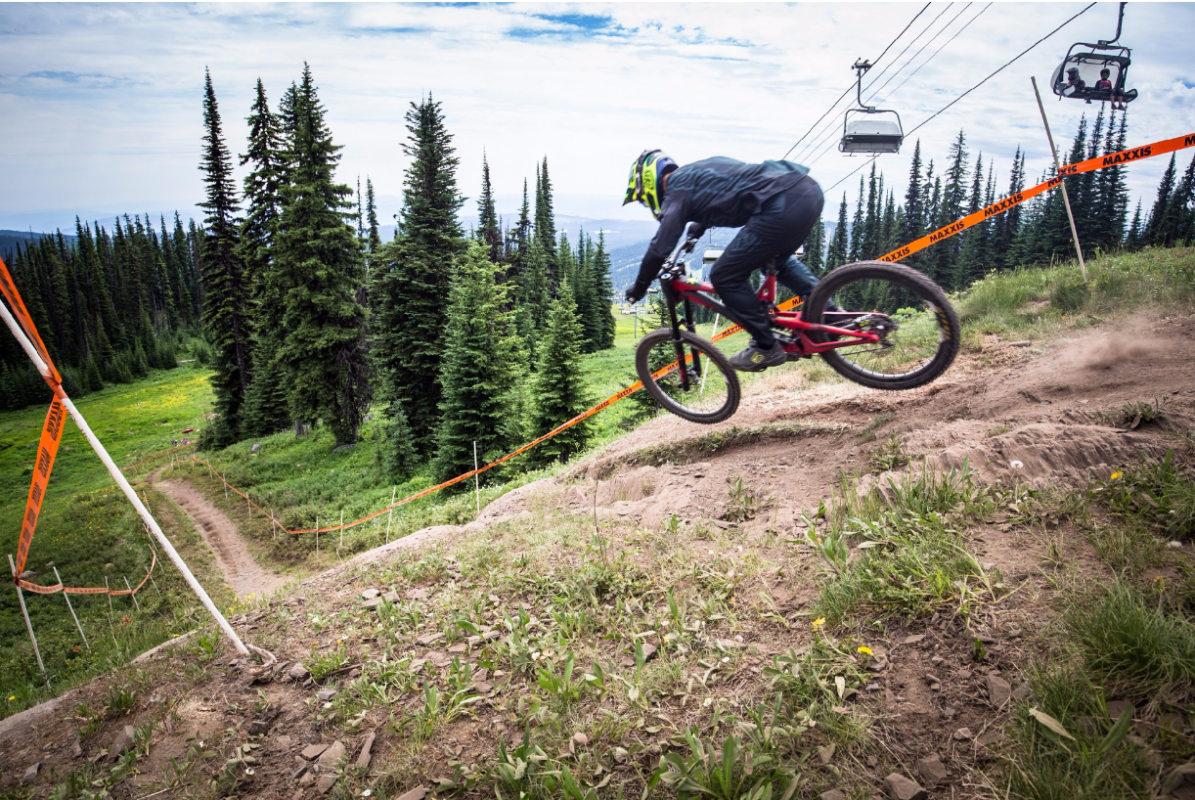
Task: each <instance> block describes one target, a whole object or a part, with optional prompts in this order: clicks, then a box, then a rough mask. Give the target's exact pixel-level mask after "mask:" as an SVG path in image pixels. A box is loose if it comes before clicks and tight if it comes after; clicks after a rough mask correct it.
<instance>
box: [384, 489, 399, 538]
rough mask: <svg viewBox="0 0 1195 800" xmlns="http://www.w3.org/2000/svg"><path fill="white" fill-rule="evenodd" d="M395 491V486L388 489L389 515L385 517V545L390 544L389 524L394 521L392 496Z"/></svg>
mask: <svg viewBox="0 0 1195 800" xmlns="http://www.w3.org/2000/svg"><path fill="white" fill-rule="evenodd" d="M397 491H398V487H397V486H393V487H391V489H390V513H389V514H388V515H387V516H386V544H390V522H391V520H393V519H394V494H395V492H397Z"/></svg>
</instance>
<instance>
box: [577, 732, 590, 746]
mask: <svg viewBox="0 0 1195 800" xmlns="http://www.w3.org/2000/svg"><path fill="white" fill-rule="evenodd" d="M573 741H574V742H576V743H577V744H578V745H580V746H581V747H584V746H585V745H587V744H589V737H588V736H586V735H585V734H583V733H574V734H573Z"/></svg>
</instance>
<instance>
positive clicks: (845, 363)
mask: <svg viewBox="0 0 1195 800" xmlns="http://www.w3.org/2000/svg"><path fill="white" fill-rule="evenodd" d="M831 301H834V302H836V303H837V304H838V305H839V306H840V307H841V308H842V309H844V310H843V311H842V312H832V311H825V308H826V306H827V304H829V303H830V302H831ZM806 308H807V309H808V311H806V312H805V313H804V314H802V318H803V319H805V321H807V322H812V323H819V324H823V325H834V326H835V327H838V328H846V329H848V330H858V331H860V332H871V333H876V334H878V335H879V337H880V341H879V342H876V343H868V344H858V345H849V346H844V347H841V348H838V349H835V350H828V351H826V352H824V353H822V358H824V359H825V360H826V363H828V364H829V365H830V366H831V367H833V368H834V370H835V371H836V372H837V373H838V374H840V375H842V376H843V377H844V378H849V379H850V380H852V381H855V382H856V383H861V384H863V385H864V386H870V387H872V388H873V389H912V388H914V387H916V386H922V385H924V384H927V383H929V382H930V381H932V380H934V379H935V378H937V377H938V376H939V375H941V374H942V373H943V372H945V371H946V368H947V367H949V366H950V364H951V362H953V361H954V357H955V356H956V355H958V349H959V343H960V340H961V336H962V329H961V327H960V325H959V321H958V314H956V313H955V311H954V308H953V307H952V306H951V305H950V301H949V300H947V299H946V294H945V293H944V292H943V291H942V289H941V287H939V286H938V284H936V283H934V282H933V281H932V280H930V278H929V277H927V276H926V275H923V274H922V273H920V272H918V271H917V270H915V269H913V268H912V267H907V266H905V265H904V264H890V263H888V262H886V261H860V262H858V263H855V264H846V265H844V266H841V267H839V268H838V269H835V270H833V271H831V272H830V273H829V274H828V275H826V276H825V277H824V278H823V279H822V280H821V281H820V282H819V283H818V285H817V287H816V288H815V289H814V290H813V292H811V293H810V296H809V302H808V304H807V305H806ZM828 336H829V335H828V334H826V333H823V332H821V331H811V332H810V334H809V337H810V338H811V339H813V340H814V341H815V342H824V341H826V340H827V338H828Z"/></svg>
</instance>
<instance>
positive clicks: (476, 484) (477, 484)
mask: <svg viewBox="0 0 1195 800" xmlns="http://www.w3.org/2000/svg"><path fill="white" fill-rule="evenodd" d="M473 496H474V497H475V498H476V499H477V513H478V515H480V514H481V479H480V476H479V475H478V474H477V442H476V441H474V442H473Z"/></svg>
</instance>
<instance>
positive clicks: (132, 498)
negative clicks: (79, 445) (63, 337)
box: [0, 303, 249, 656]
mask: <svg viewBox="0 0 1195 800" xmlns="http://www.w3.org/2000/svg"><path fill="white" fill-rule="evenodd" d="M0 318H2V319H3V320H4V324H5V325H7V326H8V329H9V330H10V331H12V334H13V336H15V337H16V339H17V342H18V343H19V344H20V345H21V349H23V350H24V351H25V354H26V355H27V356H29V358H30V360H31V361H32V362H33V366H34V367H36V368H37V371H38V372H39V373H41V375H42V377H43V378H47V379H50V378H52V376H53V372H52V371H51V370H50V367H49V366H47V364H46V362H45V361H43V360H42V358H41V356H40V355H38V352H37V350H36V349H35V348H34V347H33V343H32V342H30V341H29V337H28V336H26V335H25V332H24V331H23V330H22V329H21V327H20V325H18V324H17V321H16V320H15V319H14V318H13V316H12V314H11V313H9V310H8V308H7V307H6V306H5V305H4V303H0ZM58 388H59V390H61V386H59V387H58ZM61 402H62V405H63V407H64V408H65V409H66V410H67V413H69V414H70V415H71V418H72V419H73V420H74V421H75V424H76V425H78V426H79V430H80V431H82V433H83V436H84V438H86V439H87V442H88V444H90V445H91V449H92V450H94V451H95V454H96V455H97V456H99V458H100V461H102V462H103V463H104V466H105V467H107V468H108V474H110V475H111V476H112V480H114V481H116V485H117V486H119V487H120V490H121V491H122V492H124V496H125V497H126V498H128V500H129V502H130V503H132V504H133V508H135V509H136V510H137V513H138V514H139V515H140V516H141V520H142V521H143V522H144V523H145V524H146V525H148V526H149V529H150V530H151V531H153V534H154V537H155V538H156V539H157V540H158V543H159V544H161V545H162V549H164V550H165V551H166V554H167V555H168V556H170V560H171V561H172V562H174V566H175V567H177V568H178V571H179V572H180V573H182V576H183V578H184V579H186V581H187V585H189V586H190V587H191V590H192V591H193V592H195V595H196V596H197V597H198V598H199V601H200V602H201V603H202V604H203V606H204V608H206V609H207V611H208V613H209V614H211V615H212V616H213V617H214V618H215V620H216V622H217V624H219V626H220V628H221V629H222V630H223V631H224V633H225V635H226V636H228V638H229V639H231V640H232V643H233V644H234V645H235V646H236V649H237V652H238V653H240V654H241V655H244V656H248V655H249V648H247V647H245V644H244V642H242V641H241V638H240V637H239V636H237V634H236V631H234V630H233V629H232V626H231V625H229V624H228V620H227V619H225V618H224V615H223V614H221V613H220V610H219V609H217V608H216V605H215V603H213V602H212V599H211V597H209V596H208V593H207V592H206V591H204V589H203V587H202V586H201V585H200V584H199V581H198V580H197V579H196V578H195V575H194V574H192V572H191V570H190V568H188V567H187V563H186V562H185V561H183V558H182V556H180V555H179V554H178V551H177V550H175V549H174V545H172V544H171V543H170V540H169V539H167V538H166V534H165V533H163V532H162V528H161V527H160V526H159V525H158V522H157V520H155V519H154V518H153V516H152V515H151V514H150V513H149V509H147V508H146V507H145V504H143V503H142V502H141V498H139V497H138V496H137V493H136V492H135V491H133V487H132V486H130V485H129V482H128V480H127V479H126V478H125V476H124V473H123V472H121V470H120V467H118V466H116V462H115V461H113V460H112V456H110V455H108V451H107V449H106V448H105V447H104V445H103V444H101V443H100V440H99V438H97V437H96V435H95V433H94V432H93V431H92V430H91V426H90V425H88V424H87V420H86V419H85V418H84V417H83V415H82V414H81V413H80V412H79V409H78V408H76V407H75V404H74V403H73V402H71V399H70V398H69V397H67V396H66V394H65V393H63V394H62V396H61ZM106 583H107V581H106V579H105V586H106ZM110 601H111V597H110V596H109V602H110Z"/></svg>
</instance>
